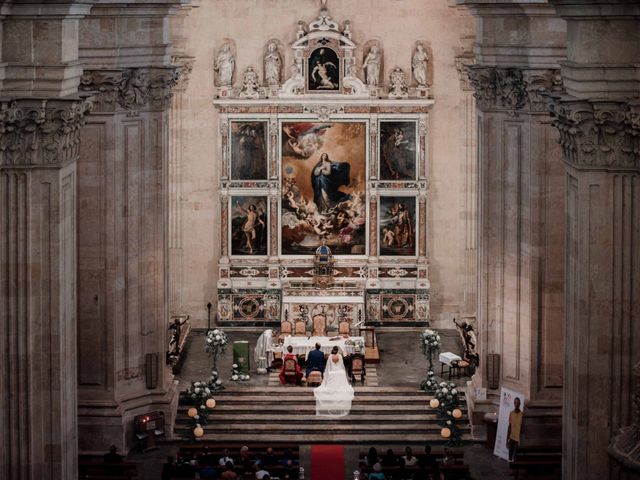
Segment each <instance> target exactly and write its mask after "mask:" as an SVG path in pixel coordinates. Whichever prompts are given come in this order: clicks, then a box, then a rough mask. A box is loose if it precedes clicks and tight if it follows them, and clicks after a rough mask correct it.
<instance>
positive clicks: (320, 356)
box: [306, 343, 325, 376]
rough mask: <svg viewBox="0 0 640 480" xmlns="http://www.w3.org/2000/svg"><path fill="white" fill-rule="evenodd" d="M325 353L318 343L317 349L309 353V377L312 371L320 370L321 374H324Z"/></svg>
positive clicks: (307, 373)
mask: <svg viewBox="0 0 640 480" xmlns="http://www.w3.org/2000/svg"><path fill="white" fill-rule="evenodd" d="M324 363H325V360H324V353H323V352H322V350H320V344H319V343H316V349H315V350H312V351H311V352H309V356H308V357H307V372H306V375H307V376H308V375H309V374H310V373H311V371H312V370H318V371H319V372H320V373H322V372H324Z"/></svg>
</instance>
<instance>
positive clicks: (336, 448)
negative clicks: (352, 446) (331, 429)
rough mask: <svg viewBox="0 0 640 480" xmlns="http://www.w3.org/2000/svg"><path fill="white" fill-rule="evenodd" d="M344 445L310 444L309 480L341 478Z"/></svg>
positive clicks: (342, 473) (334, 479)
mask: <svg viewBox="0 0 640 480" xmlns="http://www.w3.org/2000/svg"><path fill="white" fill-rule="evenodd" d="M343 478H344V447H343V446H342V445H312V446H311V480H342V479H343Z"/></svg>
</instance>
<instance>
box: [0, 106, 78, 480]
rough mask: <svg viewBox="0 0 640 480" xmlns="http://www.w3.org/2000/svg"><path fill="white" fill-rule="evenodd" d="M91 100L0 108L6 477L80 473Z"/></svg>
mask: <svg viewBox="0 0 640 480" xmlns="http://www.w3.org/2000/svg"><path fill="white" fill-rule="evenodd" d="M89 108H90V104H89V103H88V102H86V101H84V100H82V99H80V98H75V99H36V98H30V99H20V100H12V101H8V102H7V101H3V102H2V106H1V110H0V143H1V145H2V148H1V149H0V289H1V290H2V293H1V294H0V302H1V303H0V331H2V332H3V333H2V335H0V359H1V360H0V363H1V364H2V365H3V368H2V372H1V373H0V412H2V415H1V417H0V443H2V448H1V449H0V477H1V478H7V479H9V478H10V479H12V480H14V479H15V480H23V479H24V480H26V479H36V478H37V479H40V478H42V479H45V478H46V479H60V480H63V479H68V478H77V475H78V472H77V453H78V450H77V425H76V423H77V418H76V414H77V413H76V377H75V374H74V372H75V370H76V290H75V286H76V250H75V237H76V182H77V179H76V162H77V159H78V155H79V149H78V146H79V145H78V144H79V128H80V126H81V124H82V122H83V120H84V117H85V115H86V113H87V112H88V109H89Z"/></svg>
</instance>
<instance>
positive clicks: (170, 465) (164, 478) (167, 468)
mask: <svg viewBox="0 0 640 480" xmlns="http://www.w3.org/2000/svg"><path fill="white" fill-rule="evenodd" d="M175 473H176V462H175V459H174V458H173V457H172V456H171V455H169V456H168V457H167V463H165V464H164V465H162V474H161V475H160V479H161V480H172V479H173V476H174V475H175Z"/></svg>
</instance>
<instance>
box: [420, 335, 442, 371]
mask: <svg viewBox="0 0 640 480" xmlns="http://www.w3.org/2000/svg"><path fill="white" fill-rule="evenodd" d="M420 346H421V347H422V353H423V354H424V355H425V356H426V357H427V360H428V361H429V370H430V371H431V370H433V359H434V358H435V356H436V355H437V354H438V352H439V351H440V335H438V333H437V332H436V331H435V330H431V329H429V328H427V329H426V330H425V331H424V332H422V333H421V334H420Z"/></svg>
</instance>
